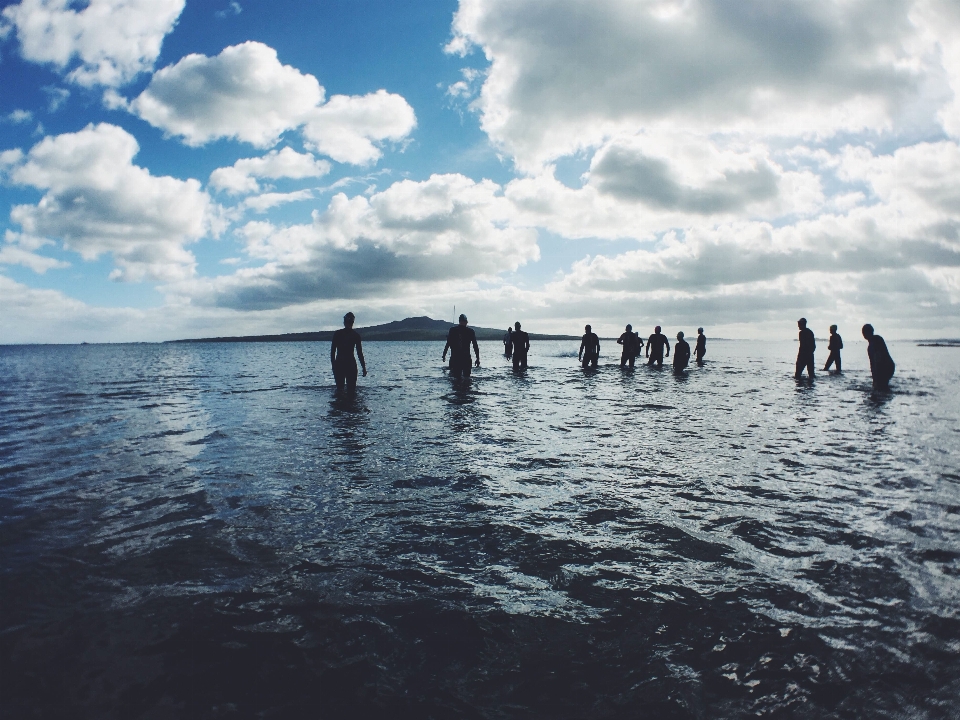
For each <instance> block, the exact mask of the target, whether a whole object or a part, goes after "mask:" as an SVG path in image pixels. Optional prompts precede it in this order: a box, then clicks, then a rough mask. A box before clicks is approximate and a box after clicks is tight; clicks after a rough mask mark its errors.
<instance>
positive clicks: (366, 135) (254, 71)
mask: <svg viewBox="0 0 960 720" xmlns="http://www.w3.org/2000/svg"><path fill="white" fill-rule="evenodd" d="M324 97H325V91H324V88H323V87H321V85H320V83H319V82H318V81H317V79H316V78H315V77H314V76H313V75H309V74H304V73H301V72H300V71H299V70H297V69H296V68H293V67H291V66H289V65H283V64H281V63H280V61H279V59H278V58H277V52H276V50H274V49H273V48H270V47H268V46H266V45H264V44H263V43H258V42H245V43H243V44H241V45H234V46H231V47H228V48H225V49H224V50H223V51H222V52H221V53H220V54H219V55H217V56H215V57H207V56H205V55H197V54H193V55H187V56H186V57H185V58H183V59H182V60H180V61H179V62H177V63H176V64H174V65H171V66H169V67H165V68H163V69H161V70H159V71H158V72H157V73H156V74H155V75H154V76H153V79H152V80H151V81H150V84H149V85H148V86H147V88H146V89H145V90H144V91H143V92H142V93H141V94H140V96H139V97H137V98H136V99H135V100H133V101H132V102H131V103H130V108H131V110H132V111H133V112H135V113H136V114H138V115H139V116H140V117H142V118H143V119H144V120H146V121H147V122H149V123H150V124H151V125H154V126H155V127H158V128H160V129H162V130H163V131H164V132H166V133H169V134H170V135H175V136H179V137H181V138H183V141H184V142H185V143H186V144H187V145H191V146H199V145H203V144H205V143H207V142H210V141H211V140H215V139H218V138H232V139H236V140H241V141H243V142H248V143H250V144H252V145H254V146H256V147H270V146H271V145H274V144H275V143H276V142H277V141H278V140H279V138H280V135H281V134H282V133H284V132H286V131H288V130H293V129H296V128H300V127H301V126H302V127H303V134H304V138H305V140H306V143H307V145H308V147H310V148H311V149H313V150H316V151H317V152H320V153H322V154H324V155H327V156H329V157H331V158H333V159H334V160H337V161H338V162H349V163H354V164H366V163H369V162H373V161H374V160H376V159H378V158H379V157H380V155H381V151H380V149H379V148H378V147H377V146H376V145H375V144H374V143H377V142H381V141H383V140H400V139H402V138H403V137H405V136H406V135H408V134H409V133H410V131H411V130H413V128H414V127H415V125H416V118H415V115H414V112H413V108H411V107H410V105H409V104H408V103H407V101H406V100H404V99H403V98H402V97H400V96H399V95H395V94H391V93H388V92H386V91H385V90H380V91H377V92H375V93H371V94H369V95H364V96H357V97H350V96H345V95H335V96H334V97H332V98H331V99H330V102H327V103H324Z"/></svg>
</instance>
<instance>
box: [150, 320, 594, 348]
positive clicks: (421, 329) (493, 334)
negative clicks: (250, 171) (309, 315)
mask: <svg viewBox="0 0 960 720" xmlns="http://www.w3.org/2000/svg"><path fill="white" fill-rule="evenodd" d="M455 324H456V323H453V322H450V321H448V320H434V319H433V318H429V317H426V316H421V317H412V318H405V319H403V320H394V321H393V322H389V323H386V324H384V325H371V326H369V327H360V328H357V332H359V333H360V336H361V337H362V338H363V339H364V340H365V341H368V342H371V341H380V340H389V341H395V342H404V341H417V340H421V341H422V340H440V341H443V340H446V339H447V332H448V331H449V330H450V328H451V327H452V326H453V325H455ZM471 327H473V326H472V325H471ZM473 330H474V331H475V332H476V333H477V340H501V339H502V338H503V335H504V333H506V331H507V330H506V328H503V329H502V330H499V329H495V328H484V327H473ZM333 333H334V331H333V330H318V331H315V332H299V333H281V334H279V335H238V336H232V337H212V338H188V339H183V340H168V341H167V342H168V343H217V342H219V343H242V342H311V341H313V342H316V341H323V340H326V341H330V340H332V339H333ZM530 339H531V340H579V339H580V336H579V335H546V334H539V333H530Z"/></svg>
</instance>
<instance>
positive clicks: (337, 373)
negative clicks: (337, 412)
mask: <svg viewBox="0 0 960 720" xmlns="http://www.w3.org/2000/svg"><path fill="white" fill-rule="evenodd" d="M333 379H334V382H336V383H337V390H343V386H344V383H346V381H347V375H346V373H344V371H343V368H341V367H337V366H336V365H334V367H333Z"/></svg>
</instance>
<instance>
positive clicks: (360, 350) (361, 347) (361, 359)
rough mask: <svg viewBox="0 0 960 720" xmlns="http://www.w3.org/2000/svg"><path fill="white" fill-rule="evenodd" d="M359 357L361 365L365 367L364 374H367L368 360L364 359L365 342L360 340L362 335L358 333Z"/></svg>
mask: <svg viewBox="0 0 960 720" xmlns="http://www.w3.org/2000/svg"><path fill="white" fill-rule="evenodd" d="M357 358H359V360H360V367H361V368H362V369H363V376H364V377H366V376H367V361H366V360H364V359H363V344H362V343H361V342H360V336H359V335H357Z"/></svg>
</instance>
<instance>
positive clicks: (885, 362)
mask: <svg viewBox="0 0 960 720" xmlns="http://www.w3.org/2000/svg"><path fill="white" fill-rule="evenodd" d="M863 338H864V340H866V341H867V343H868V345H867V357H869V358H870V374H871V375H873V389H874V390H886V389H887V388H888V387H889V386H890V378H892V377H893V373H894V372H895V371H896V369H897V366H896V364H895V363H894V362H893V358H892V357H890V351H889V350H887V343H886V342H885V341H884V339H883V338H882V337H880V336H879V335H876V334H875V333H874V332H873V325H871V324H869V323H867V324H866V325H864V326H863Z"/></svg>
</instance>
